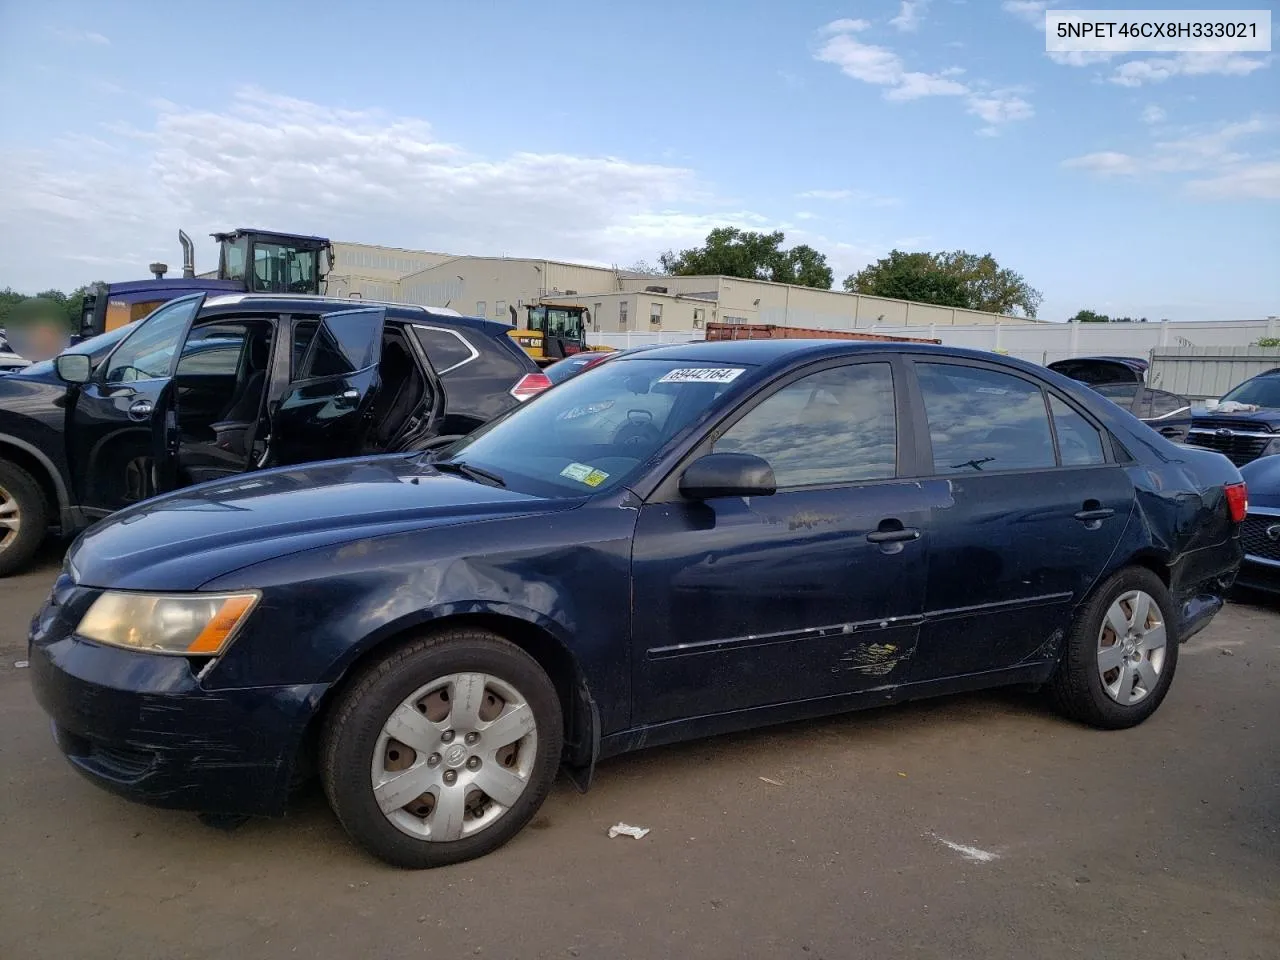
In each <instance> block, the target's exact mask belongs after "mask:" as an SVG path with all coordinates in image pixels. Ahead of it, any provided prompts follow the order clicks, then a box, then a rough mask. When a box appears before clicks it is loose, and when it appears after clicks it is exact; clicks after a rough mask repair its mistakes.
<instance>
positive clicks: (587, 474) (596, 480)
mask: <svg viewBox="0 0 1280 960" xmlns="http://www.w3.org/2000/svg"><path fill="white" fill-rule="evenodd" d="M560 476H562V477H568V478H569V479H570V480H577V481H578V482H579V483H585V484H586V485H587V486H588V487H598V486H600V484H602V483H604V482H605V481H606V480H608V479H609V475H608V474H607V473H605V472H604V471H603V470H597V469H596V468H595V467H593V466H590V465H589V464H586V463H571V464H569V465H568V466H567V467H565V468H564V469H563V470H561V471H560Z"/></svg>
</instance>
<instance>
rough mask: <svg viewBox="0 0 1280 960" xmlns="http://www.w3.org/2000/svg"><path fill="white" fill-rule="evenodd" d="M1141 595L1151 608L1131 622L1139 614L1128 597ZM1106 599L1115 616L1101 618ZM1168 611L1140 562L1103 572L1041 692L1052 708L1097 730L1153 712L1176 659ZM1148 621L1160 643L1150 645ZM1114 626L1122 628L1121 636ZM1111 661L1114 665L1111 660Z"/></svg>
mask: <svg viewBox="0 0 1280 960" xmlns="http://www.w3.org/2000/svg"><path fill="white" fill-rule="evenodd" d="M1135 595H1136V596H1135ZM1144 595H1145V597H1147V598H1149V600H1150V611H1151V612H1150V615H1149V616H1148V617H1147V618H1146V620H1145V621H1144V622H1143V623H1142V624H1139V625H1137V626H1136V627H1135V625H1134V620H1135V619H1136V618H1137V617H1139V616H1140V610H1139V609H1136V608H1135V603H1141V599H1140V598H1141V597H1142V596H1144ZM1113 606H1114V607H1116V608H1117V610H1118V611H1119V620H1116V619H1110V618H1109V614H1110V612H1111V611H1112V608H1113ZM1174 612H1175V607H1174V604H1173V600H1172V598H1171V597H1170V596H1169V590H1168V588H1167V587H1165V585H1164V583H1163V582H1162V581H1161V580H1160V578H1159V577H1157V576H1156V575H1155V574H1154V573H1152V572H1151V571H1150V570H1148V569H1146V568H1145V567H1129V568H1126V569H1124V570H1121V571H1120V572H1119V573H1116V574H1115V575H1114V576H1112V577H1111V578H1110V579H1108V580H1107V581H1106V582H1105V583H1104V584H1103V585H1102V586H1101V587H1099V588H1098V590H1097V591H1095V593H1094V594H1093V596H1092V597H1090V599H1089V600H1088V601H1087V602H1086V603H1085V605H1084V607H1083V608H1082V609H1081V610H1080V612H1079V614H1077V616H1076V620H1075V622H1074V623H1073V624H1072V626H1071V631H1070V633H1069V634H1068V636H1067V643H1066V649H1065V650H1064V651H1063V655H1062V660H1061V661H1059V663H1058V666H1057V669H1056V670H1055V671H1054V674H1053V676H1052V677H1051V678H1050V681H1049V694H1050V697H1051V699H1052V700H1053V702H1054V705H1055V706H1056V707H1057V708H1058V710H1059V711H1061V712H1062V713H1063V714H1064V715H1065V716H1067V717H1069V718H1071V719H1073V720H1078V721H1080V722H1081V723H1086V724H1089V725H1090V726H1093V727H1098V728H1099V729H1102V730H1123V729H1126V728H1128V727H1133V726H1137V725H1138V724H1140V723H1142V721H1144V720H1146V719H1147V717H1149V716H1151V715H1152V714H1153V713H1155V712H1156V710H1157V709H1158V708H1159V706H1160V704H1161V702H1162V701H1163V700H1164V698H1165V695H1166V694H1167V693H1168V692H1169V686H1170V685H1171V684H1172V683H1173V675H1174V673H1175V672H1176V670H1177V666H1178V646H1179V637H1178V633H1177V625H1176V621H1175V617H1174ZM1153 623H1158V624H1159V627H1162V628H1163V646H1162V647H1158V648H1157V647H1156V646H1155V645H1156V644H1157V643H1158V642H1159V633H1160V630H1159V627H1157V626H1153V625H1152V624H1153ZM1117 627H1123V628H1125V635H1123V636H1122V635H1121V634H1120V632H1119V630H1118V629H1117ZM1130 630H1132V631H1133V636H1134V637H1135V639H1134V640H1133V641H1132V652H1131V653H1129V652H1128V651H1127V650H1126V643H1127V642H1129V640H1128V636H1129V631H1130ZM1157 649H1159V650H1162V651H1163V653H1161V654H1157V652H1156V651H1157ZM1113 662H1115V663H1117V664H1118V665H1116V666H1114V667H1112V666H1111V664H1112V663H1113ZM1104 667H1105V668H1107V669H1105V670H1104ZM1153 673H1154V683H1152V682H1151V679H1152V674H1153ZM1126 699H1127V700H1129V702H1124V701H1125V700H1126Z"/></svg>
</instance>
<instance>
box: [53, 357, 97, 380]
mask: <svg viewBox="0 0 1280 960" xmlns="http://www.w3.org/2000/svg"><path fill="white" fill-rule="evenodd" d="M53 369H54V370H55V371H57V374H58V376H59V377H61V378H62V379H63V380H65V381H66V382H67V383H88V382H89V375H90V374H92V373H93V366H92V363H91V362H90V360H89V357H88V356H87V355H85V354H83V353H62V354H59V355H58V356H57V357H55V358H54V361H53Z"/></svg>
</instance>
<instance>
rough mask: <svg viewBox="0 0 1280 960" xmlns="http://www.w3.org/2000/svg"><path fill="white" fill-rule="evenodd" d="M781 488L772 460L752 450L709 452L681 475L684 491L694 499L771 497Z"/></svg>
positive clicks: (683, 492)
mask: <svg viewBox="0 0 1280 960" xmlns="http://www.w3.org/2000/svg"><path fill="white" fill-rule="evenodd" d="M777 489H778V484H777V481H776V480H775V479H774V476H773V467H771V466H769V461H768V460H765V459H763V458H761V457H757V456H755V455H753V454H750V453H708V454H707V455H706V456H703V457H699V458H698V459H697V460H695V461H693V463H691V464H689V466H688V467H687V468H686V469H685V471H684V473H683V474H681V476H680V493H681V494H682V495H683V496H685V497H688V498H689V499H690V500H710V499H712V498H713V497H769V496H772V495H773V494H774V493H776V492H777Z"/></svg>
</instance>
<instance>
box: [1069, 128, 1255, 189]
mask: <svg viewBox="0 0 1280 960" xmlns="http://www.w3.org/2000/svg"><path fill="white" fill-rule="evenodd" d="M1276 128H1277V125H1276V123H1275V121H1274V120H1272V119H1268V118H1262V117H1253V118H1251V119H1249V120H1244V121H1239V122H1235V123H1224V124H1219V125H1218V126H1216V127H1212V128H1208V129H1205V128H1200V129H1192V130H1185V131H1184V132H1183V135H1182V136H1180V137H1176V138H1173V139H1164V140H1157V141H1155V142H1154V143H1152V144H1151V146H1150V148H1149V149H1148V150H1146V151H1144V152H1143V154H1141V155H1134V154H1131V153H1118V152H1114V151H1102V152H1099V153H1090V154H1085V155H1084V156H1081V157H1073V158H1071V159H1069V160H1065V161H1063V164H1062V165H1063V166H1064V167H1067V168H1069V169H1076V170H1083V171H1086V172H1088V173H1092V174H1094V175H1095V176H1099V177H1116V176H1128V177H1136V176H1144V177H1149V176H1156V175H1162V174H1163V175H1175V176H1176V175H1179V174H1181V175H1187V174H1196V175H1198V176H1197V177H1195V178H1194V179H1191V180H1188V181H1186V182H1185V184H1184V186H1185V188H1186V190H1187V191H1188V192H1189V193H1190V194H1192V195H1193V196H1198V197H1202V198H1205V199H1233V198H1245V197H1250V198H1256V199H1264V200H1274V199H1280V177H1278V174H1280V161H1277V159H1276V156H1277V151H1276V150H1275V149H1274V148H1271V149H1270V150H1269V151H1268V153H1269V156H1264V157H1257V156H1255V155H1253V154H1251V153H1249V152H1248V150H1247V149H1245V148H1244V145H1243V144H1242V143H1241V141H1243V140H1247V139H1248V138H1251V137H1257V136H1258V135H1260V134H1265V133H1269V132H1273V131H1274V130H1275V129H1276Z"/></svg>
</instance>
